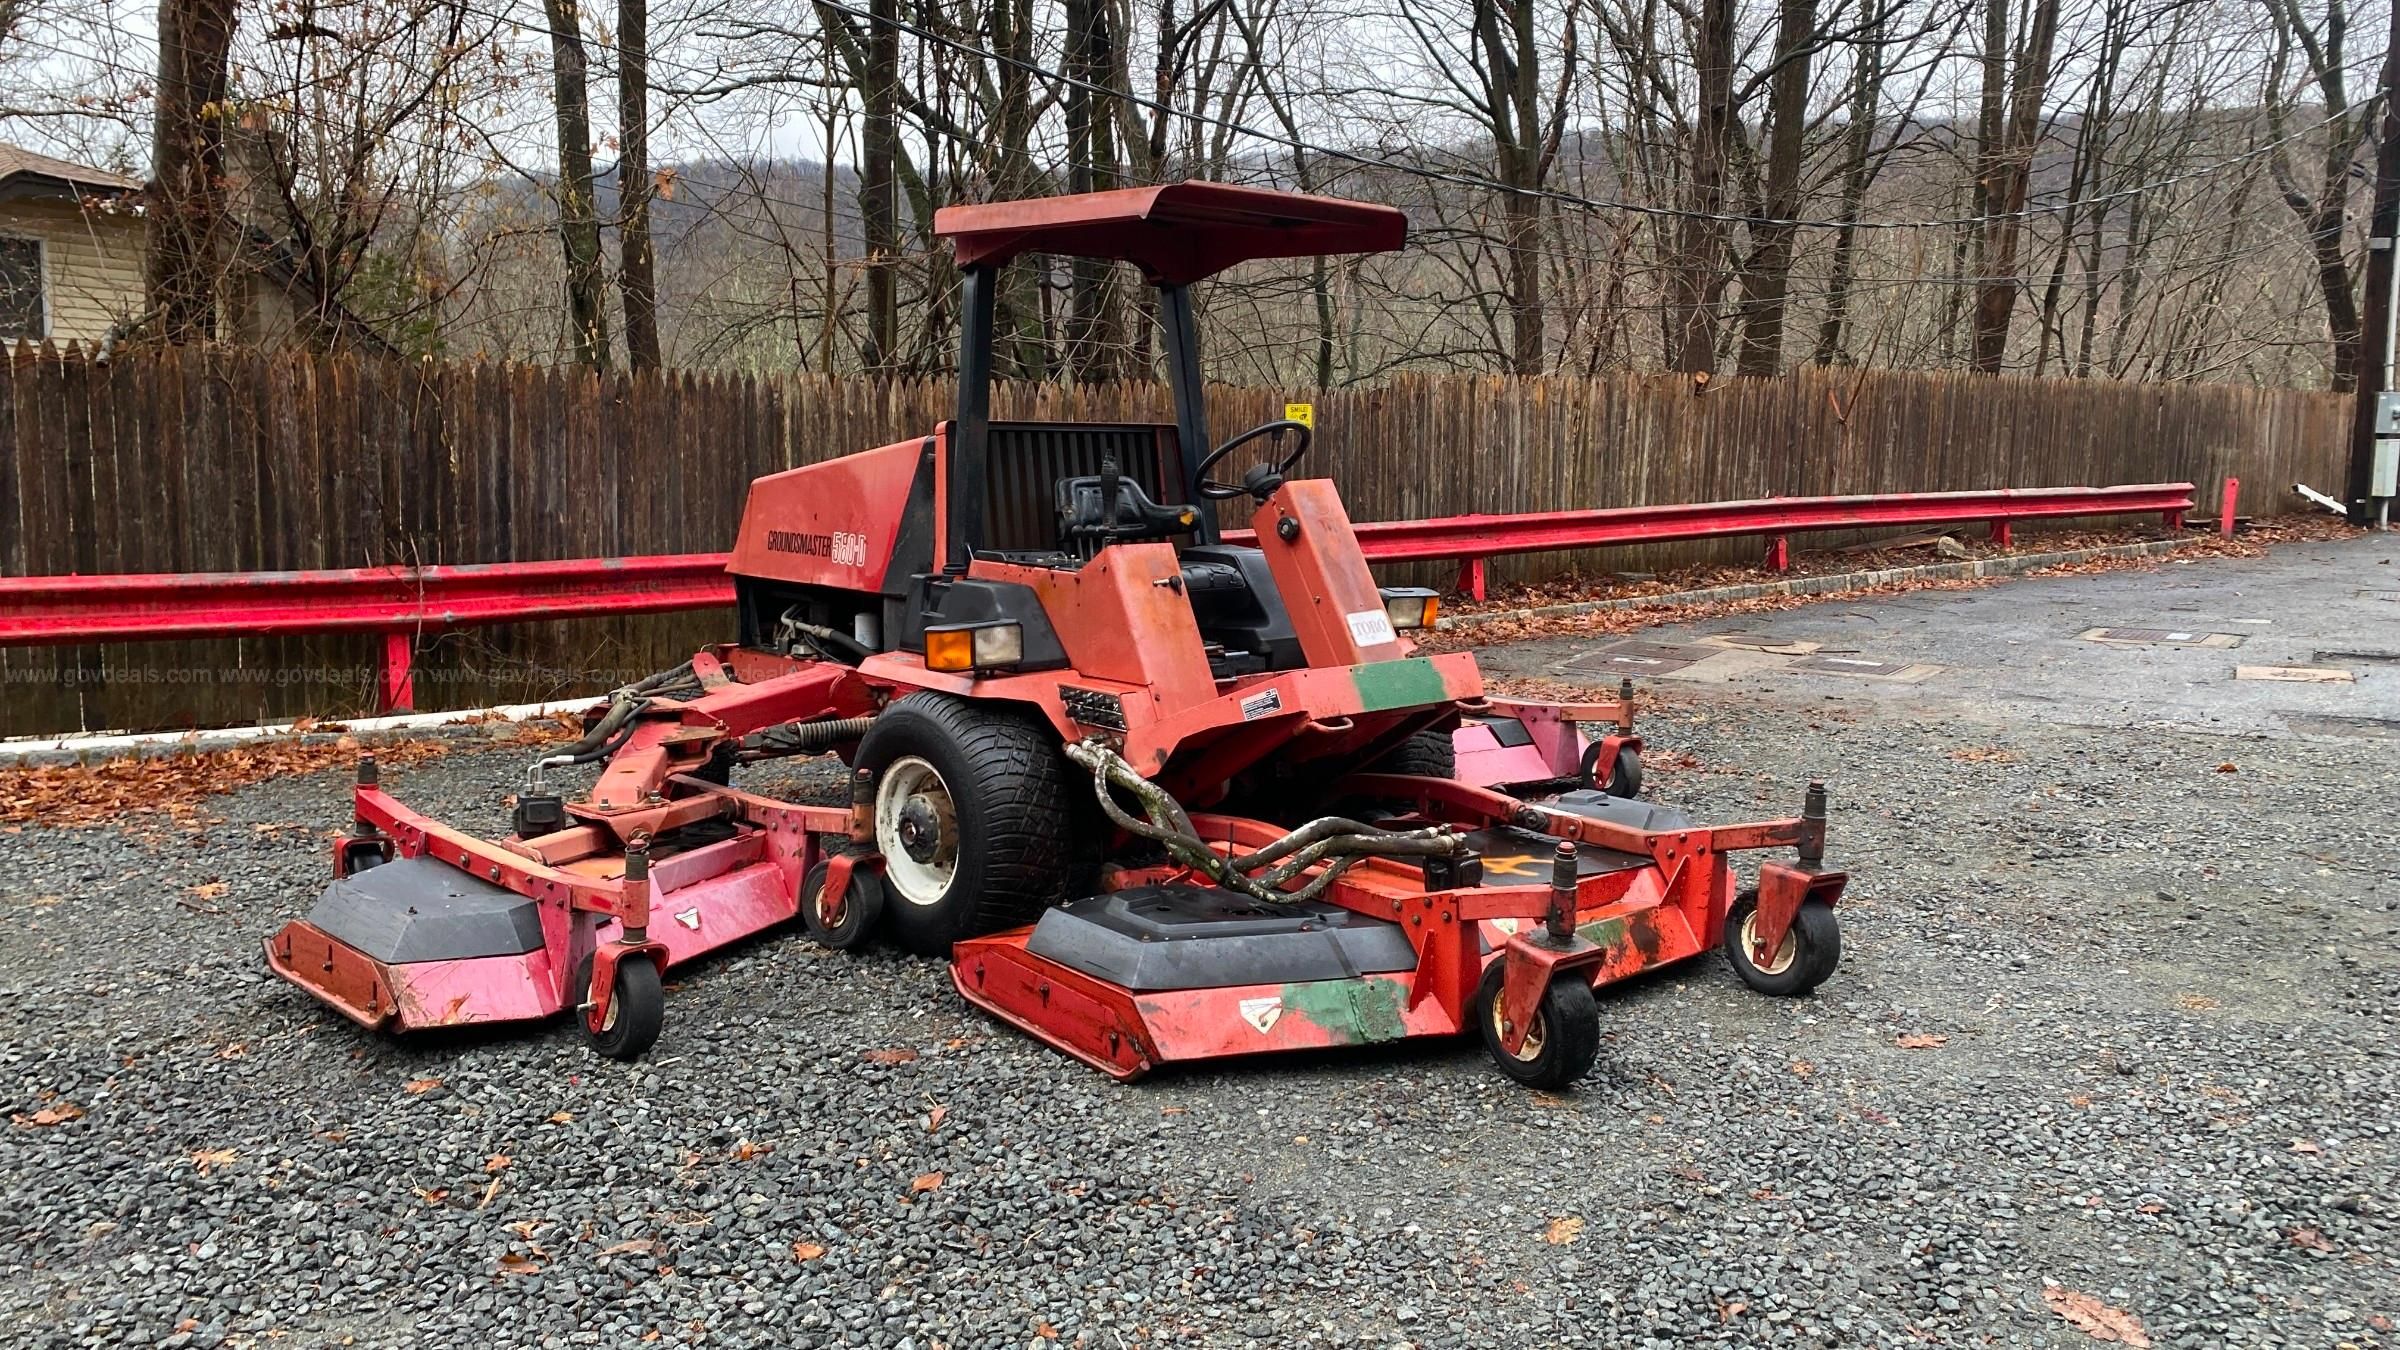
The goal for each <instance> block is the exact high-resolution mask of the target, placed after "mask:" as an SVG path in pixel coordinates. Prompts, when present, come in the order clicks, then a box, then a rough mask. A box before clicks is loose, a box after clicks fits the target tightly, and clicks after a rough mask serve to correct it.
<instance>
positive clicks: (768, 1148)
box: [733, 1139, 775, 1162]
mask: <svg viewBox="0 0 2400 1350" xmlns="http://www.w3.org/2000/svg"><path fill="white" fill-rule="evenodd" d="M774 1151H775V1147H774V1145H772V1144H753V1143H751V1142H750V1141H749V1140H747V1139H744V1140H741V1141H739V1142H737V1143H735V1144H734V1146H733V1160H734V1161H735V1162H748V1161H750V1160H751V1159H752V1158H755V1157H758V1156H759V1155H760V1154H762V1153H773V1152H774Z"/></svg>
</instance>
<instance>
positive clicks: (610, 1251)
mask: <svg viewBox="0 0 2400 1350" xmlns="http://www.w3.org/2000/svg"><path fill="white" fill-rule="evenodd" d="M658 1253H659V1244H658V1239H657V1238H634V1239H632V1240H630V1241H626V1242H619V1243H614V1244H612V1245H610V1246H606V1247H602V1248H601V1249H600V1254H601V1255H602V1256H656V1255H658Z"/></svg>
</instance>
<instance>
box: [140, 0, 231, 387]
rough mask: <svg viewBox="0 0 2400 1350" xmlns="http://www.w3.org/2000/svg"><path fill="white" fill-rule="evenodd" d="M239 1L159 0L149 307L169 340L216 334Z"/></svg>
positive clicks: (201, 338) (147, 266)
mask: <svg viewBox="0 0 2400 1350" xmlns="http://www.w3.org/2000/svg"><path fill="white" fill-rule="evenodd" d="M234 23H235V0H159V5H158V93H157V96H156V97H155V98H154V99H153V101H152V115H151V133H150V136H151V139H150V147H151V148H150V164H151V188H150V211H149V217H150V244H149V255H148V259H147V261H146V264H145V275H144V278H143V280H144V288H145V290H146V292H147V295H146V306H147V308H148V309H149V310H150V312H151V314H152V316H153V317H154V319H155V321H156V322H157V324H158V332H159V335H160V336H161V337H163V338H164V339H165V340H166V341H168V342H206V341H207V340H209V339H210V338H211V337H213V336H215V334H216V326H217V277H218V272H219V270H220V268H221V267H222V266H223V265H224V263H225V261H226V259H225V257H224V256H223V254H224V248H223V244H224V219H225V184H224V176H225V123H224V107H225V87H226V78H227V76H226V71H227V62H228V56H229V53H230V52H231V50H232V47H233V29H234Z"/></svg>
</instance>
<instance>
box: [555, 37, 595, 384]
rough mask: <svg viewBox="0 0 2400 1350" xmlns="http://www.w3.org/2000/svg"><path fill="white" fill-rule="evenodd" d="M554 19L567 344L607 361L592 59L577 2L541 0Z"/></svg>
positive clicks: (588, 361) (588, 360)
mask: <svg viewBox="0 0 2400 1350" xmlns="http://www.w3.org/2000/svg"><path fill="white" fill-rule="evenodd" d="M542 9H543V12H544V13H545V14H546V15H547V16H548V18H549V21H550V76H551V82H552V90H553V97H554V100H555V102H556V104H557V112H558V240H559V245H560V247H561V249H562V250H563V251H564V252H565V254H566V263H567V328H568V336H567V347H568V350H569V351H570V352H571V353H572V354H573V356H574V360H575V362H576V364H578V365H585V366H590V367H592V368H593V369H595V370H600V369H605V368H606V367H607V365H608V297H607V292H606V287H607V278H606V276H605V275H604V274H603V273H602V271H601V267H600V221H599V218H598V217H597V216H596V215H595V214H594V209H593V205H592V114H591V103H590V98H591V95H590V91H589V88H588V86H587V84H586V74H587V70H588V63H587V62H586V61H585V59H584V53H583V33H582V31H581V29H580V28H578V26H577V22H578V21H577V17H576V13H575V0H542Z"/></svg>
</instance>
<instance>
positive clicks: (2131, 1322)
mask: <svg viewBox="0 0 2400 1350" xmlns="http://www.w3.org/2000/svg"><path fill="white" fill-rule="evenodd" d="M2042 1302H2044V1303H2047V1304H2049V1305H2050V1311H2052V1312H2054V1313H2057V1314H2058V1315H2059V1316H2060V1317H2063V1318H2065V1319H2066V1322H2067V1325H2068V1326H2071V1327H2073V1328H2075V1329H2076V1330H2077V1331H2080V1332H2082V1333H2083V1334H2084V1335H2086V1336H2089V1337H2091V1338H2092V1339H2093V1340H2095V1341H2111V1342H2115V1343H2117V1344H2120V1345H2129V1346H2132V1347H2133V1348H2134V1350H2147V1347H2148V1346H2149V1344H2150V1333H2148V1332H2146V1331H2144V1330H2142V1320H2141V1319H2140V1318H2138V1317H2135V1316H2134V1315H2133V1314H2132V1313H2129V1312H2127V1311H2125V1310H2124V1309H2123V1308H2116V1307H2111V1306H2110V1305H2108V1304H2106V1303H2103V1302H2101V1301H2100V1300H2099V1299H2096V1298H2094V1297H2092V1296H2091V1295H2090V1294H2083V1293H2077V1292H2076V1291H2075V1290H2072V1289H2069V1288H2067V1287H2065V1286H2064V1285H2056V1284H2052V1285H2044V1286H2043V1287H2042Z"/></svg>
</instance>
